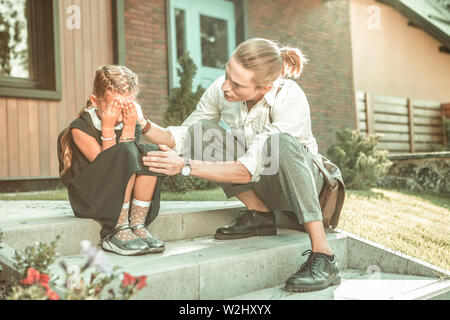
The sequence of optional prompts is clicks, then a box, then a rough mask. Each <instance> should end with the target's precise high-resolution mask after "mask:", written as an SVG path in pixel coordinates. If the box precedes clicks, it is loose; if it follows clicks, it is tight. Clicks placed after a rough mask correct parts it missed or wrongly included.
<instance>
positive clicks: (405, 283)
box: [230, 269, 448, 300]
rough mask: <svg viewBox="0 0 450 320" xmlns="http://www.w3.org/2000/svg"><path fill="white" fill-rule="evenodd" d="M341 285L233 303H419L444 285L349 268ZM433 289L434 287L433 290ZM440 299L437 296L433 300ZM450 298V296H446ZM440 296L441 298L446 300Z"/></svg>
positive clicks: (275, 291)
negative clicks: (352, 301) (286, 301)
mask: <svg viewBox="0 0 450 320" xmlns="http://www.w3.org/2000/svg"><path fill="white" fill-rule="evenodd" d="M341 279H342V280H341V284H340V285H336V286H331V287H328V288H326V289H324V290H321V291H315V292H301V293H289V292H286V291H284V290H283V285H279V286H275V287H272V288H267V289H262V290H258V291H254V292H251V293H248V294H244V295H240V296H235V297H232V298H230V299H232V300H413V299H414V300H416V299H428V298H430V293H432V292H436V290H438V288H437V286H441V287H443V285H442V284H441V283H440V282H439V280H437V279H436V278H430V277H421V276H411V275H405V274H396V273H387V272H376V273H371V272H367V271H365V270H358V269H346V270H343V271H341ZM429 288H433V289H432V290H429ZM436 296H439V294H434V295H433V298H434V297H436ZM445 297H446V299H448V295H446V296H445ZM445 297H444V296H439V298H442V299H443V298H445Z"/></svg>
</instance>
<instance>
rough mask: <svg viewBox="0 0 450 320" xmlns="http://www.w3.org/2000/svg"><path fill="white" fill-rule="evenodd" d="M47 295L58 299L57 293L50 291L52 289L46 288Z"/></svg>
mask: <svg viewBox="0 0 450 320" xmlns="http://www.w3.org/2000/svg"><path fill="white" fill-rule="evenodd" d="M47 297H48V298H49V299H50V300H59V296H58V294H57V293H56V292H55V291H52V290H48V291H47Z"/></svg>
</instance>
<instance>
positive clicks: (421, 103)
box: [411, 100, 441, 109]
mask: <svg viewBox="0 0 450 320" xmlns="http://www.w3.org/2000/svg"><path fill="white" fill-rule="evenodd" d="M411 104H412V105H413V107H414V108H416V107H420V108H430V109H440V108H441V104H440V103H439V102H435V101H422V100H412V101H411Z"/></svg>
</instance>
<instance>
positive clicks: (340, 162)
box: [327, 129, 392, 189]
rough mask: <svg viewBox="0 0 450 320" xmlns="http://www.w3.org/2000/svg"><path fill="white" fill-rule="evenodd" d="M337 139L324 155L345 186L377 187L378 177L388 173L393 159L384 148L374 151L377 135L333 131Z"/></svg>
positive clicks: (358, 187)
mask: <svg viewBox="0 0 450 320" xmlns="http://www.w3.org/2000/svg"><path fill="white" fill-rule="evenodd" d="M336 138H337V141H336V143H335V144H333V145H332V146H331V147H330V148H329V149H328V150H327V154H328V156H329V158H330V160H331V161H332V162H334V163H335V164H336V165H337V166H338V167H339V168H340V169H341V173H342V178H343V179H344V183H345V185H346V187H347V188H348V189H369V188H371V187H375V186H376V182H377V180H378V179H379V178H381V177H383V176H384V175H386V174H387V172H388V170H389V168H390V166H391V165H392V162H391V161H389V160H388V159H387V157H386V156H387V151H385V150H383V151H381V150H376V146H377V144H378V140H379V136H376V135H369V134H367V135H366V136H365V137H364V136H363V135H361V134H360V133H359V132H358V131H356V130H350V129H345V130H342V131H338V132H336Z"/></svg>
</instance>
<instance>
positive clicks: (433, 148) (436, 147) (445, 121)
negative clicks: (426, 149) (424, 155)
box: [431, 119, 450, 152]
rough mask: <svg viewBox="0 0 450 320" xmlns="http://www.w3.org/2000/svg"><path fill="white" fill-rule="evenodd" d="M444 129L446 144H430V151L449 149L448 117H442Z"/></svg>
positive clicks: (449, 127)
mask: <svg viewBox="0 0 450 320" xmlns="http://www.w3.org/2000/svg"><path fill="white" fill-rule="evenodd" d="M444 129H445V133H446V136H447V143H446V145H440V144H432V145H431V151H436V152H439V151H450V119H444Z"/></svg>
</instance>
